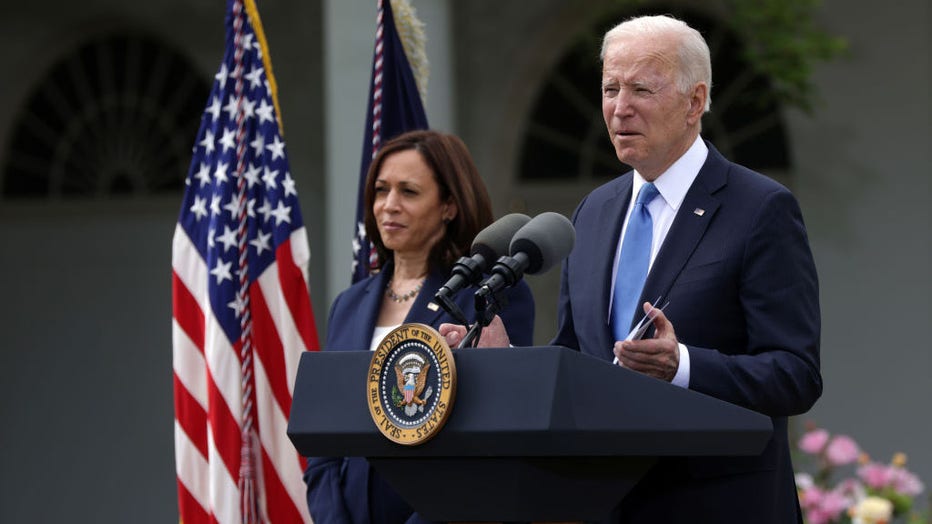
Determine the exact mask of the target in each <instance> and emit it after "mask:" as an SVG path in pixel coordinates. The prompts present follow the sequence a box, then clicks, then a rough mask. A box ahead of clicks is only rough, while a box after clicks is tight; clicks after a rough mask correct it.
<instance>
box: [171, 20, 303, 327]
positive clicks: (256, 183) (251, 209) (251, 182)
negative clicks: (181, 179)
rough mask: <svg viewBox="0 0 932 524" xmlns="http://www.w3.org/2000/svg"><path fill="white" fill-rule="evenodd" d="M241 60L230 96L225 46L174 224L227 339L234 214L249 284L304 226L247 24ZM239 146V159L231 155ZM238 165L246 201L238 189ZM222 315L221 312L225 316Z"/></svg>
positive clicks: (235, 283)
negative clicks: (205, 274)
mask: <svg viewBox="0 0 932 524" xmlns="http://www.w3.org/2000/svg"><path fill="white" fill-rule="evenodd" d="M243 48H244V49H245V53H244V54H243V56H242V59H241V60H242V64H243V67H242V70H243V91H242V94H241V97H240V98H241V100H240V98H237V95H236V93H235V89H234V86H235V81H236V77H235V76H234V75H235V74H236V73H235V71H236V67H235V66H234V63H233V60H234V53H233V52H232V50H231V49H229V48H228V50H227V53H226V55H225V56H224V60H223V63H222V64H221V66H220V71H219V72H218V73H217V74H216V76H215V78H216V81H215V82H214V85H213V89H212V90H211V94H210V102H209V105H208V107H207V108H206V110H205V111H204V116H203V119H202V120H201V127H200V131H199V132H198V142H197V144H195V147H194V158H193V160H192V162H191V171H190V173H189V174H188V178H187V180H186V181H185V184H186V186H187V189H186V193H185V198H184V204H183V206H182V213H181V218H180V223H181V225H182V227H183V228H184V229H185V231H187V233H188V236H189V237H190V238H191V240H192V241H193V242H194V244H195V245H196V246H197V248H198V250H199V251H200V252H201V256H202V257H203V258H204V260H206V261H207V264H208V267H209V269H210V274H211V275H212V278H211V283H210V299H211V304H212V306H213V310H214V312H215V313H216V314H218V319H219V320H220V323H221V325H222V326H223V330H224V331H225V332H226V334H227V336H228V337H229V339H230V340H237V339H238V338H239V334H240V333H239V331H240V323H239V318H240V315H241V313H242V306H243V304H242V302H243V298H242V297H238V296H237V294H238V291H239V288H240V285H239V276H238V275H237V271H238V267H239V250H238V248H237V237H236V232H237V229H238V228H239V220H238V213H239V211H240V209H241V208H242V207H243V206H245V212H246V224H247V226H246V244H247V253H248V255H247V256H248V267H249V276H248V279H249V281H250V282H252V281H254V280H255V279H256V277H258V275H261V274H262V272H263V271H265V269H266V268H267V267H268V266H269V265H270V264H271V263H272V262H274V261H275V248H276V247H277V246H278V245H279V244H281V243H282V242H284V241H286V240H288V238H289V236H290V235H291V233H292V232H293V231H295V230H297V229H300V228H301V227H302V226H303V222H302V219H301V210H300V208H299V207H298V198H297V195H298V194H297V191H296V190H295V182H294V179H292V177H291V173H290V171H289V169H290V168H289V165H288V158H287V156H286V155H285V142H284V140H283V139H282V136H281V133H280V131H279V126H278V120H277V117H276V113H275V105H274V103H273V100H272V96H271V92H270V89H269V84H268V80H267V79H266V75H265V71H264V69H263V62H262V57H261V54H260V53H261V48H260V45H259V43H258V42H257V41H256V39H255V34H254V33H253V32H252V30H251V27H250V26H249V24H247V25H246V26H245V28H244V43H243ZM240 102H241V103H242V109H243V117H244V118H245V126H244V129H243V130H242V136H239V132H238V125H237V120H236V117H237V111H238V108H239V105H240ZM240 149H242V153H243V158H242V159H241V160H239V159H238V158H237V154H238V153H239V152H240ZM240 162H241V163H242V166H243V172H242V174H241V175H240V176H242V177H243V178H244V179H245V184H246V192H245V195H244V196H245V202H241V201H240V197H239V195H238V191H237V178H236V177H237V174H236V171H237V165H238V163H240ZM224 313H225V314H224Z"/></svg>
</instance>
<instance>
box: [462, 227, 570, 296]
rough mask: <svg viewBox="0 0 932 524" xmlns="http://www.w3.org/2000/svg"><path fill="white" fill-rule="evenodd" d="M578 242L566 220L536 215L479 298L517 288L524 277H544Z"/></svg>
mask: <svg viewBox="0 0 932 524" xmlns="http://www.w3.org/2000/svg"><path fill="white" fill-rule="evenodd" d="M575 242H576V230H575V229H574V228H573V224H572V223H571V222H570V221H569V219H567V218H566V217H565V216H563V215H561V214H559V213H553V212H549V211H548V212H546V213H541V214H539V215H537V216H536V217H534V218H533V219H531V221H530V222H528V223H527V224H525V225H524V227H522V228H521V229H519V230H518V232H517V233H515V236H514V238H513V239H512V240H511V245H510V247H509V253H510V256H503V257H501V258H499V259H498V261H497V262H496V263H495V266H493V267H492V271H491V273H492V276H490V277H489V278H487V279H486V280H485V281H484V282H482V283H481V284H480V288H479V290H478V291H477V292H476V296H477V297H485V296H488V295H494V294H495V293H498V292H499V291H501V290H502V289H505V288H506V287H511V286H513V285H515V284H517V283H518V281H519V280H521V278H522V277H523V276H524V274H525V273H527V274H529V275H535V274H537V273H545V272H546V271H548V270H549V269H550V268H551V267H553V265H554V264H556V263H557V262H560V261H561V260H563V259H564V258H566V256H567V255H569V254H570V250H572V249H573V243H575Z"/></svg>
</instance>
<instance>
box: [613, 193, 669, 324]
mask: <svg viewBox="0 0 932 524" xmlns="http://www.w3.org/2000/svg"><path fill="white" fill-rule="evenodd" d="M658 194H659V192H658V191H657V188H656V187H655V186H654V184H652V183H650V182H648V183H646V184H644V185H643V186H641V191H640V192H638V198H637V201H635V202H634V209H632V210H631V216H630V217H629V218H628V229H627V230H626V231H625V238H624V240H623V241H622V243H621V254H620V255H619V256H618V271H617V273H616V275H615V294H614V296H613V298H612V334H614V335H615V340H624V339H625V337H627V336H628V331H629V330H630V328H631V321H632V320H633V319H634V312H635V310H636V309H637V307H638V299H639V298H641V291H642V290H643V289H644V280H646V279H647V269H648V267H649V266H650V247H651V240H652V238H653V236H654V234H653V229H654V225H653V221H652V220H651V218H650V211H649V210H648V209H647V204H649V203H650V201H651V200H653V199H654V197H655V196H657V195H658Z"/></svg>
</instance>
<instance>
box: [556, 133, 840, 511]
mask: <svg viewBox="0 0 932 524" xmlns="http://www.w3.org/2000/svg"><path fill="white" fill-rule="evenodd" d="M708 145H709V154H708V158H707V160H706V162H705V164H704V165H703V167H702V169H701V170H700V172H699V174H698V176H697V178H696V180H695V181H694V182H693V184H692V186H691V187H690V188H689V191H688V192H687V194H686V197H685V199H684V201H683V203H682V205H681V207H680V209H679V210H678V212H677V215H676V218H675V219H674V221H673V224H672V225H671V227H670V230H669V233H668V234H667V237H666V239H665V241H664V243H663V246H662V247H661V249H660V251H659V253H658V254H657V257H656V259H655V261H654V264H653V265H652V266H651V270H650V273H649V274H648V277H647V280H646V282H645V285H644V291H643V293H642V296H641V301H640V303H644V302H645V301H653V300H655V299H656V298H657V297H658V296H662V297H664V299H663V300H664V301H665V300H669V302H670V303H669V305H668V306H667V308H666V309H665V310H664V312H665V313H666V315H667V317H668V318H669V319H670V321H671V322H672V324H673V328H674V330H675V332H676V335H677V338H678V339H679V341H680V342H681V343H683V344H685V345H686V346H687V348H688V351H689V359H690V381H689V389H692V390H695V391H698V392H701V393H705V394H707V395H710V396H713V397H716V398H719V399H722V400H725V401H728V402H731V403H733V404H737V405H739V406H744V407H746V408H749V409H752V410H754V411H757V412H760V413H763V414H765V415H769V416H770V417H771V418H772V420H773V428H774V431H773V436H772V437H771V439H770V441H769V443H768V444H767V447H766V449H765V450H764V452H763V453H762V454H761V455H758V456H752V457H731V458H727V457H705V458H689V459H686V458H683V459H664V460H661V461H660V462H659V463H658V465H657V466H656V467H655V468H654V469H653V470H652V471H651V472H650V473H649V474H648V475H647V476H646V477H645V479H644V480H642V482H641V483H639V485H638V486H637V487H635V489H634V490H633V491H632V492H631V493H630V494H629V496H628V497H626V499H625V501H624V502H622V505H621V507H620V509H619V511H618V513H617V515H615V516H614V517H613V521H618V522H690V523H695V522H715V523H723V522H734V523H767V522H774V523H786V522H798V521H800V516H799V506H798V501H797V494H796V488H795V482H794V477H793V469H792V464H791V463H790V455H789V446H788V443H787V429H786V423H787V419H786V417H787V416H789V415H796V414H800V413H804V412H806V411H808V410H809V408H810V407H811V406H812V405H813V404H814V403H815V401H816V399H818V398H819V396H820V395H821V393H822V378H821V374H820V370H819V333H820V317H819V300H818V283H817V278H816V271H815V265H814V263H813V259H812V254H811V252H810V250H809V244H808V239H807V235H806V229H805V226H804V225H803V219H802V214H801V212H800V209H799V205H798V204H797V202H796V200H795V198H794V197H793V196H792V194H790V192H789V191H788V190H787V189H786V188H784V187H783V186H781V185H779V184H777V183H776V182H774V181H773V180H771V179H769V178H767V177H764V176H763V175H760V174H758V173H754V172H752V171H750V170H748V169H745V168H743V167H741V166H739V165H737V164H734V163H732V162H729V161H728V160H726V159H725V158H724V157H723V156H722V155H721V154H720V153H719V152H718V151H716V150H715V148H713V147H712V146H711V144H708ZM632 177H633V173H631V172H629V173H627V174H625V175H623V176H621V177H618V178H616V179H614V180H612V181H611V182H609V183H607V184H605V185H603V186H601V187H599V188H597V189H596V190H595V191H593V192H592V193H590V194H589V195H588V196H587V197H586V198H585V199H584V200H583V201H582V203H581V204H580V205H579V207H578V208H577V210H576V212H575V214H574V217H573V222H574V225H575V227H576V244H575V246H574V248H573V251H572V253H571V254H570V256H569V257H568V258H567V260H566V261H565V263H564V266H563V276H562V284H561V291H560V303H559V309H558V312H559V328H558V333H557V336H556V338H555V339H554V344H558V345H563V346H567V347H571V348H575V349H578V350H580V351H582V352H584V353H587V354H590V355H593V356H596V357H598V358H602V359H605V360H612V359H613V357H614V355H613V354H612V346H613V343H614V340H613V336H612V331H611V327H610V325H609V323H608V311H609V293H610V290H611V287H612V286H611V279H612V264H613V262H614V257H615V250H616V248H617V245H618V244H617V242H618V238H619V235H620V231H621V225H622V221H623V220H624V216H625V211H626V209H627V207H628V202H629V199H630V197H631V188H632ZM622 270H623V268H622ZM638 312H639V313H640V309H638ZM633 322H634V318H632V323H633ZM606 401H609V399H606ZM636 401H637V402H642V403H647V404H649V402H650V399H636Z"/></svg>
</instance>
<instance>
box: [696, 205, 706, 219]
mask: <svg viewBox="0 0 932 524" xmlns="http://www.w3.org/2000/svg"><path fill="white" fill-rule="evenodd" d="M693 213H695V214H696V216H700V217H701V216H702V215H704V214H705V209H702V208H701V207H697V208H696V209H693Z"/></svg>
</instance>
